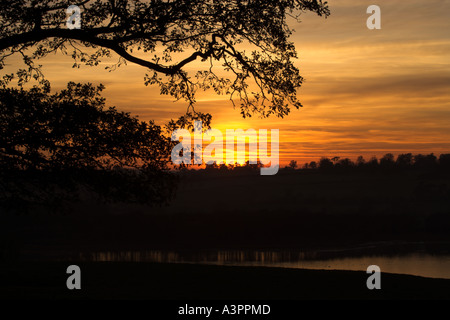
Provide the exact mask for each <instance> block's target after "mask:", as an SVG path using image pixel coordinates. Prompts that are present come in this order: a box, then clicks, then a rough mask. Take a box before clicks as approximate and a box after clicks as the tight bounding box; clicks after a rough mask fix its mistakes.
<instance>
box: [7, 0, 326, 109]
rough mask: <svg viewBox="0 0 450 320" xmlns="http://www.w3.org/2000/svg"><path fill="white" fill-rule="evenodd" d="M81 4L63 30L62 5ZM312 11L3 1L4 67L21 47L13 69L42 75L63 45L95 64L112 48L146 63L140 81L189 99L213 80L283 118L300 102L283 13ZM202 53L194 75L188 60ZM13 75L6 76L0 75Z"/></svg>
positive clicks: (192, 0)
mask: <svg viewBox="0 0 450 320" xmlns="http://www.w3.org/2000/svg"><path fill="white" fill-rule="evenodd" d="M70 5H78V6H79V7H80V8H81V29H68V28H67V26H66V22H67V13H66V9H67V8H68V7H69V6H70ZM305 11H312V12H315V13H316V14H318V15H320V16H322V15H323V16H328V15H329V9H328V7H327V3H326V2H324V3H322V1H321V0H276V1H275V0H274V1H266V0H247V1H245V0H224V1H207V0H176V1H171V0H149V1H140V0H109V1H102V0H78V1H73V0H59V1H58V0H42V1H37V0H36V1H35V0H30V1H23V0H20V1H11V0H6V1H3V2H2V6H1V8H0V22H1V23H0V68H3V67H4V66H5V64H6V60H7V57H9V56H10V55H12V54H21V55H22V57H23V61H24V63H25V64H26V66H27V67H26V68H24V69H21V70H19V71H18V72H17V73H16V75H15V76H17V77H18V81H19V84H21V83H23V82H24V81H27V80H29V79H30V78H33V77H34V78H35V79H37V80H40V81H45V80H44V77H43V74H42V72H41V69H40V66H39V65H36V64H35V61H36V60H37V59H39V58H42V57H45V56H47V55H49V54H50V53H54V52H62V53H63V54H66V55H70V56H72V57H73V59H74V60H75V63H74V67H79V65H80V64H82V63H84V64H87V65H91V66H95V65H98V64H99V62H100V61H101V59H102V58H105V57H110V56H111V55H112V53H115V54H117V55H118V57H119V60H118V62H117V63H116V64H114V65H113V66H111V68H112V69H114V68H115V67H117V66H120V65H121V64H123V63H126V62H132V63H136V64H138V65H141V66H143V67H145V68H147V69H148V70H149V72H148V73H147V74H146V75H145V84H147V85H153V84H155V85H159V87H160V91H161V94H166V95H171V96H173V97H174V98H175V99H185V100H186V101H187V102H188V103H189V106H192V105H193V104H194V103H195V96H196V92H197V91H198V90H207V89H212V90H214V91H215V92H216V93H217V94H224V95H228V96H229V98H230V100H231V101H232V103H233V105H235V101H238V104H239V107H240V110H241V114H242V115H243V116H244V117H247V116H251V115H253V114H258V115H260V116H263V117H266V116H269V115H272V114H274V115H277V116H280V117H283V116H285V115H287V114H288V113H289V112H290V108H291V107H295V108H299V107H301V106H302V105H301V103H300V101H299V100H298V99H297V89H298V88H299V87H300V86H301V84H302V82H303V78H302V77H301V75H300V73H299V70H298V68H297V67H296V66H294V61H293V60H294V59H295V58H296V57H297V52H296V49H295V46H294V44H293V43H292V42H291V41H290V40H289V36H290V35H291V33H292V30H291V29H290V27H289V26H288V17H292V18H293V19H297V20H298V19H299V17H300V14H301V13H302V12H305ZM197 59H201V61H203V62H204V68H203V69H202V70H198V71H196V72H195V73H194V74H192V73H189V72H188V71H187V66H188V65H189V64H190V63H192V62H193V61H195V60H197ZM13 77H14V75H13V74H7V75H4V76H3V83H7V82H8V81H11V79H12V78H13Z"/></svg>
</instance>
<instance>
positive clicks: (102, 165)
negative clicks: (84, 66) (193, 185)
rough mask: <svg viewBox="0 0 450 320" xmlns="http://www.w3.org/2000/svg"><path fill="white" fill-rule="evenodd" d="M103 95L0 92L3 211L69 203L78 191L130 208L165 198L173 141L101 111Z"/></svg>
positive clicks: (148, 126)
mask: <svg viewBox="0 0 450 320" xmlns="http://www.w3.org/2000/svg"><path fill="white" fill-rule="evenodd" d="M102 89H103V87H102V86H99V87H94V86H92V85H90V84H87V85H81V84H75V83H69V84H68V86H67V89H65V90H62V91H61V92H58V93H55V94H50V91H49V88H48V87H47V88H41V87H34V88H32V89H31V90H28V91H27V90H24V89H23V88H22V89H0V115H1V117H0V202H1V204H2V205H3V206H8V205H10V204H11V205H17V204H25V203H31V204H33V203H37V204H43V203H47V204H48V203H50V202H54V201H57V202H60V201H62V200H74V199H76V198H77V197H78V196H79V195H80V194H82V193H83V192H82V191H83V190H84V191H86V192H89V193H95V194H97V195H99V196H100V197H101V198H103V199H104V200H110V201H122V202H131V203H161V202H164V201H167V199H168V198H170V196H171V193H172V192H173V188H174V182H173V179H172V175H171V174H169V173H168V172H166V169H168V162H169V160H170V152H171V146H172V142H171V141H170V138H168V137H166V136H165V135H164V134H163V132H162V130H161V128H160V127H159V126H156V125H155V124H154V123H153V122H143V121H139V120H138V119H136V118H133V117H131V116H130V115H129V114H128V113H124V112H119V111H117V110H116V109H115V108H113V107H111V108H108V109H106V110H105V109H104V106H105V99H104V98H102V97H101V96H100V92H101V91H102Z"/></svg>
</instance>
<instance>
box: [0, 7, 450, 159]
mask: <svg viewBox="0 0 450 320" xmlns="http://www.w3.org/2000/svg"><path fill="white" fill-rule="evenodd" d="M328 2H329V6H330V10H331V16H330V17H329V18H328V19H325V18H323V17H318V16H316V15H314V14H312V13H306V14H304V15H303V18H302V22H301V23H293V24H292V25H291V27H293V28H294V29H295V31H296V32H294V34H293V35H292V40H293V41H294V43H295V45H296V48H297V51H298V56H299V60H298V61H297V62H296V65H297V66H298V67H299V68H300V70H301V75H302V76H303V77H304V78H305V82H304V84H303V86H302V88H301V89H300V90H299V92H298V94H299V97H300V101H301V102H302V104H303V105H304V107H303V108H301V109H300V110H294V111H293V112H292V113H291V114H290V115H289V116H288V117H286V118H284V119H279V118H275V117H273V118H269V119H259V118H254V119H242V117H241V116H240V114H239V110H238V109H236V110H234V109H233V108H232V105H231V102H230V101H229V100H228V97H223V96H215V95H214V94H213V93H205V94H201V95H199V96H198V99H197V100H198V104H197V106H196V110H198V111H202V112H209V113H211V114H212V115H213V123H212V125H213V127H214V128H217V129H220V130H222V131H225V129H227V128H229V129H237V128H243V129H246V128H254V129H260V128H261V129H279V130H280V161H281V165H284V164H286V163H287V162H288V161H289V160H291V159H295V160H298V161H299V162H300V163H304V162H305V161H312V160H318V159H319V158H320V157H321V156H329V157H332V156H341V157H350V158H351V159H356V157H357V156H358V155H364V156H365V157H367V158H368V157H371V156H373V155H376V156H381V155H383V154H385V153H387V152H391V153H394V154H395V155H396V154H398V153H402V152H412V153H419V152H420V153H430V152H434V153H436V154H440V153H450V127H449V124H450V32H449V30H450V19H449V15H450V1H449V0H432V1H418V0H408V1H399V0H395V1H392V0H390V1H387V0H383V1H374V0H371V1H349V0H339V1H338V0H336V1H333V0H329V1H328ZM371 4H376V5H378V6H380V8H381V19H382V20H381V21H382V22H381V27H382V29H381V30H369V29H367V27H366V19H367V18H368V17H369V15H368V14H366V9H367V7H368V6H369V5H371ZM14 59H15V58H10V60H8V61H7V62H9V64H10V67H11V68H13V67H16V66H17V65H14V61H15V60H14ZM110 62H111V61H110ZM110 62H109V63H106V62H105V65H107V64H110ZM198 63H200V62H198ZM40 64H43V65H44V68H43V71H44V74H45V75H46V77H47V78H48V79H49V80H50V82H51V83H52V88H53V89H55V90H57V89H61V88H62V87H64V86H65V84H66V83H67V82H68V81H76V82H92V83H94V84H98V83H103V84H104V85H106V90H105V91H104V96H105V97H106V98H107V104H108V105H115V106H117V107H118V108H119V109H120V110H124V111H129V112H131V113H132V114H133V115H139V117H140V119H142V120H150V119H154V120H155V121H156V122H157V123H158V124H163V123H164V122H165V121H167V120H168V119H170V118H178V117H179V116H180V115H181V114H182V113H183V112H185V110H186V107H187V106H186V103H185V102H182V101H180V102H177V103H174V102H173V99H172V98H170V97H167V96H160V95H159V89H158V88H157V87H146V86H145V85H144V81H143V77H144V74H145V73H146V70H145V69H144V68H142V67H140V66H136V65H133V64H131V63H130V64H128V65H127V66H123V67H121V68H119V69H118V70H116V71H114V72H111V73H109V72H108V71H106V70H104V69H103V68H102V67H101V66H100V67H87V66H82V67H81V68H80V69H72V68H71V66H72V64H73V61H72V60H71V59H70V58H69V57H64V56H61V55H52V56H49V57H47V58H45V59H42V61H41V62H40ZM195 68H196V66H195V65H192V66H190V67H189V69H188V70H195ZM8 69H9V68H7V69H6V71H7V72H8V71H10V70H8Z"/></svg>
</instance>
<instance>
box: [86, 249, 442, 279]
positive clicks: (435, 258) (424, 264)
mask: <svg viewBox="0 0 450 320" xmlns="http://www.w3.org/2000/svg"><path fill="white" fill-rule="evenodd" d="M78 259H79V260H82V261H95V262H102V261H113V262H158V263H202V264H215V265H230V266H259V267H280V268H301V269H325V270H355V271H365V270H366V269H367V267H368V266H369V265H372V264H375V265H378V266H379V267H380V268H381V271H382V272H389V273H400V274H411V275H417V276H423V277H432V278H446V279H450V254H443V255H435V254H429V253H424V252H420V253H410V254H402V255H371V256H367V255H366V256H355V257H345V258H342V257H331V258H327V259H324V258H323V254H320V253H319V252H291V251H242V250H236V251H215V252H201V253H177V252H170V251H157V250H151V251H123V252H109V251H107V252H95V253H89V254H80V256H79V257H78Z"/></svg>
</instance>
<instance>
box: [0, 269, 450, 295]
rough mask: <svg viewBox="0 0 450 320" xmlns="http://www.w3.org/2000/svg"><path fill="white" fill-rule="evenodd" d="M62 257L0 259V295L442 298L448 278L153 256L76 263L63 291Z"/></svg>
mask: <svg viewBox="0 0 450 320" xmlns="http://www.w3.org/2000/svg"><path fill="white" fill-rule="evenodd" d="M69 265H70V263H64V262H40V263H28V264H27V263H25V262H21V263H11V264H4V263H3V264H1V265H0V283H1V285H0V298H1V299H155V300H166V299H170V300H175V299H178V300H199V299H201V300H205V299H206V300H215V299H233V300H239V299H246V300H249V299H250V300H271V299H282V300H286V299H288V300H291V299H292V300H298V299H450V280H446V279H431V278H422V277H416V276H409V275H397V274H387V273H382V274H381V289H380V290H369V289H367V286H366V281H367V278H368V276H369V275H368V274H366V273H365V272H355V271H323V270H300V269H281V268H264V267H225V266H208V265H192V264H162V263H161V264H157V263H125V262H124V263H112V262H102V263H99V262H96V263H93V262H91V263H78V264H77V265H79V267H80V268H81V290H69V289H67V287H66V281H67V278H68V277H69V275H68V274H66V269H67V267H68V266H69Z"/></svg>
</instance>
